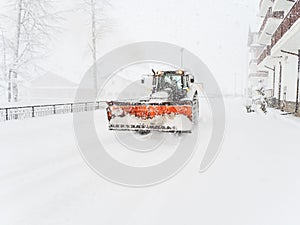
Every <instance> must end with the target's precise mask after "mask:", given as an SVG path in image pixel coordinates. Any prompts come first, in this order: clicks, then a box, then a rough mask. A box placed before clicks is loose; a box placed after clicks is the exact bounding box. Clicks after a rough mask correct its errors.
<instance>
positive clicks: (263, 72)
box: [249, 71, 269, 78]
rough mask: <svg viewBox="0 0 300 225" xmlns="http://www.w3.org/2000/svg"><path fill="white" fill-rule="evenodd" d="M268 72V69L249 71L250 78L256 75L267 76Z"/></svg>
mask: <svg viewBox="0 0 300 225" xmlns="http://www.w3.org/2000/svg"><path fill="white" fill-rule="evenodd" d="M268 76H269V73H268V71H257V72H256V73H250V74H249V77H250V78H257V77H268Z"/></svg>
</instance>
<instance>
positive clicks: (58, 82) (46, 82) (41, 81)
mask: <svg viewBox="0 0 300 225" xmlns="http://www.w3.org/2000/svg"><path fill="white" fill-rule="evenodd" d="M28 86H29V87H31V88H60V87H65V88H75V87H77V86H78V85H77V84H76V83H74V82H73V81H70V80H68V79H66V78H64V77H61V76H59V75H57V74H55V73H51V72H48V73H46V74H45V75H42V76H40V77H38V78H36V79H35V80H33V81H31V82H30V83H29V85H28Z"/></svg>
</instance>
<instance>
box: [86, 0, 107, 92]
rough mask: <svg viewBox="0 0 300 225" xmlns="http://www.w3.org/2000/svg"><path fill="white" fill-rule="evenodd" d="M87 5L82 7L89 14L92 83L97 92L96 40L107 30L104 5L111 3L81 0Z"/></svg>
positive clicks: (103, 0)
mask: <svg viewBox="0 0 300 225" xmlns="http://www.w3.org/2000/svg"><path fill="white" fill-rule="evenodd" d="M83 1H84V4H85V5H86V6H87V7H83V8H84V9H85V12H87V13H88V15H90V19H89V24H90V28H91V45H90V49H91V53H92V60H93V84H94V89H95V91H96V93H97V90H98V80H97V72H98V71H97V65H96V62H97V53H98V52H97V50H98V48H97V40H99V39H101V38H102V36H103V35H104V33H105V32H106V31H107V30H108V27H109V19H108V18H107V17H106V16H105V9H106V7H108V6H109V7H110V6H111V4H110V3H109V2H108V1H105V0H83Z"/></svg>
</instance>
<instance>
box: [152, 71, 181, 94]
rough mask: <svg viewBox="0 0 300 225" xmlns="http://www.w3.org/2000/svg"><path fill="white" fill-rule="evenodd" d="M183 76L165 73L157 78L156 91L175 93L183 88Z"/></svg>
mask: <svg viewBox="0 0 300 225" xmlns="http://www.w3.org/2000/svg"><path fill="white" fill-rule="evenodd" d="M184 81H185V76H182V75H176V74H171V73H166V74H164V75H161V76H159V77H157V90H158V91H164V90H168V89H171V90H173V91H177V90H180V89H182V88H183V87H185V83H186V82H184Z"/></svg>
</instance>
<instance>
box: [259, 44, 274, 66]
mask: <svg viewBox="0 0 300 225" xmlns="http://www.w3.org/2000/svg"><path fill="white" fill-rule="evenodd" d="M269 55H271V46H270V45H267V46H266V47H265V49H264V50H263V52H262V53H261V54H260V56H259V58H258V62H257V65H259V64H260V63H261V62H262V61H264V59H265V58H266V57H267V56H269Z"/></svg>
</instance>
